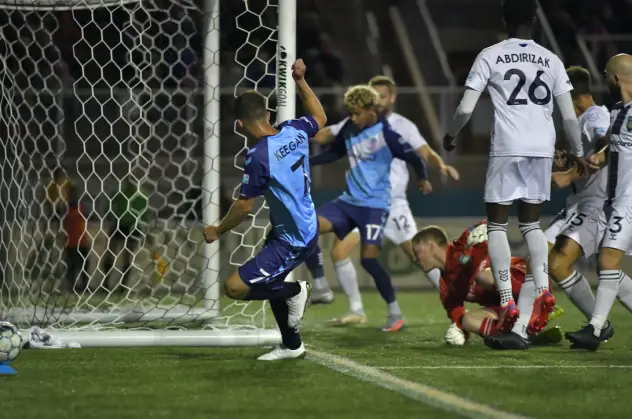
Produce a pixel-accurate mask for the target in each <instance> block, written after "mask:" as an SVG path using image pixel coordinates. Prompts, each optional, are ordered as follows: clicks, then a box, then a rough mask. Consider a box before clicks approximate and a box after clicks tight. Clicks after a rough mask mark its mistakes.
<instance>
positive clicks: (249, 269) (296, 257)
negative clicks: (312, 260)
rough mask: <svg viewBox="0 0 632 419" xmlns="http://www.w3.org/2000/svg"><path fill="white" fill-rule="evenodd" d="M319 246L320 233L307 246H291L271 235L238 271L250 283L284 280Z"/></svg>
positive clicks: (243, 279)
mask: <svg viewBox="0 0 632 419" xmlns="http://www.w3.org/2000/svg"><path fill="white" fill-rule="evenodd" d="M317 247H318V234H316V236H315V237H314V238H313V239H312V240H311V241H310V242H309V243H308V244H307V246H305V247H294V246H290V244H289V243H287V242H286V241H284V240H281V239H279V238H277V237H273V236H272V235H270V236H268V238H267V239H266V242H265V244H264V245H263V247H262V248H261V250H260V251H259V253H257V254H256V255H255V257H253V258H252V259H250V260H249V261H247V262H246V263H244V264H243V265H241V266H240V267H239V268H238V269H237V273H238V274H239V277H240V278H241V280H242V281H244V282H245V283H246V284H248V285H255V284H270V283H272V282H283V281H285V278H286V277H287V276H288V275H289V273H290V272H292V270H294V268H296V267H297V266H299V265H300V264H301V263H303V262H305V260H307V258H308V257H309V256H310V255H311V254H312V253H313V252H314V251H315V250H316V248H317Z"/></svg>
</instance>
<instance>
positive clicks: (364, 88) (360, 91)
mask: <svg viewBox="0 0 632 419" xmlns="http://www.w3.org/2000/svg"><path fill="white" fill-rule="evenodd" d="M379 99H380V95H379V94H378V93H377V92H376V91H375V89H374V88H372V87H371V86H369V85H366V84H359V85H357V86H353V87H350V88H349V89H348V90H347V92H346V93H345V108H347V110H348V111H349V113H352V114H355V113H358V112H359V111H360V110H362V109H367V108H370V107H372V106H376V105H377V103H378V100H379Z"/></svg>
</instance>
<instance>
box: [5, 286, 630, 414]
mask: <svg viewBox="0 0 632 419" xmlns="http://www.w3.org/2000/svg"><path fill="white" fill-rule="evenodd" d="M338 297H340V298H338V299H337V300H336V301H335V302H334V303H333V304H331V305H328V306H313V307H310V308H309V309H308V312H307V314H306V317H305V321H304V325H303V327H302V333H303V337H304V340H305V342H306V344H307V345H308V349H309V347H310V346H311V347H312V348H315V349H317V350H319V351H320V352H326V353H328V354H332V355H335V356H338V357H343V358H344V359H346V360H351V361H354V362H356V363H358V364H362V365H364V366H369V367H375V369H377V370H378V372H379V371H381V372H383V373H385V374H388V375H389V377H392V379H394V380H397V379H402V380H405V381H402V382H404V383H408V384H407V385H414V384H415V383H419V384H422V385H424V386H430V387H432V388H434V389H438V390H442V391H443V392H447V393H451V394H452V395H455V396H458V398H459V400H462V399H466V403H468V401H471V402H476V403H478V404H482V405H486V406H487V407H489V408H490V410H491V411H492V412H498V414H497V415H493V414H485V413H479V414H474V413H471V414H469V415H467V414H466V415H465V416H461V415H459V414H456V413H455V412H453V411H451V410H450V408H449V406H446V405H445V404H444V405H442V406H436V405H435V406H433V405H432V404H430V403H428V402H427V400H426V402H424V400H423V398H422V399H420V398H416V397H411V394H410V392H409V393H406V392H405V391H401V389H399V388H398V387H390V388H388V389H387V388H383V387H381V386H380V385H378V384H379V383H378V382H376V380H373V382H368V381H362V380H360V379H358V378H357V377H354V376H352V375H349V374H343V373H341V372H339V371H337V370H334V369H332V368H328V367H327V366H323V365H322V364H319V363H317V362H312V361H310V360H309V359H306V360H297V361H283V362H278V363H264V362H258V361H256V360H255V358H256V356H258V355H259V354H261V353H263V352H265V349H262V348H222V349H217V348H151V349H133V348H126V349H87V348H85V349H80V350H28V351H24V353H22V355H21V356H20V358H19V359H18V360H17V361H16V362H15V363H14V365H13V366H14V367H15V369H16V370H17V371H18V375H17V376H14V377H2V378H0V386H1V387H2V391H1V396H0V400H1V401H0V406H1V408H0V418H16V417H19V418H21V419H22V418H38V419H45V418H64V419H75V418H76V419H79V418H81V419H88V418H191V419H193V418H205V419H208V418H212V419H219V418H261V419H265V418H329V417H331V418H385V417H391V418H398V419H399V418H451V417H481V418H489V417H506V416H503V415H506V414H507V413H512V414H514V415H520V416H521V417H528V418H556V419H563V418H569V419H570V418H573V419H575V418H597V417H598V418H600V419H604V418H623V417H629V416H630V414H629V410H630V408H629V400H628V397H630V396H629V389H631V388H632V353H631V351H630V349H631V347H632V333H630V332H629V331H628V330H627V325H628V324H630V319H631V317H630V314H629V313H628V312H627V311H625V309H623V308H622V307H621V306H620V305H618V304H617V305H616V306H615V309H614V311H613V313H612V315H611V320H612V321H613V324H614V327H615V336H614V338H613V339H612V340H611V341H610V342H608V343H607V344H605V345H602V348H601V349H600V351H599V352H596V353H589V352H576V351H570V350H569V349H568V345H567V344H566V343H563V344H560V345H556V346H551V347H546V348H536V349H531V350H529V351H523V352H493V351H491V350H488V349H487V348H486V347H485V346H484V345H483V344H482V342H481V340H480V339H479V338H476V337H475V338H473V339H472V340H471V341H470V342H469V343H468V344H466V345H465V346H464V347H459V348H451V347H447V346H446V345H445V344H444V343H443V340H442V338H443V333H444V332H445V330H446V328H447V327H448V326H449V322H448V319H447V318H446V317H445V314H444V312H443V310H442V308H441V305H440V303H439V299H438V296H437V295H436V294H434V293H429V292H428V293H412V292H410V293H400V294H399V300H400V305H401V306H402V309H403V311H404V313H405V315H406V316H407V320H408V328H407V329H405V330H404V331H403V332H400V333H397V334H387V333H383V332H380V331H379V330H378V329H377V328H378V326H379V325H381V324H382V322H383V321H384V319H385V317H384V315H385V308H384V305H383V303H382V302H381V300H380V298H379V296H378V295H377V294H374V293H368V294H365V296H364V301H365V305H366V308H367V314H368V316H369V323H368V324H367V325H363V326H359V327H351V328H330V327H327V326H326V325H325V322H326V320H327V319H329V318H331V317H334V316H336V315H338V314H341V313H342V312H344V311H345V309H346V302H345V301H343V300H344V297H343V296H342V295H340V294H339V295H338ZM557 297H558V300H559V303H560V305H561V306H562V307H563V308H564V309H565V311H566V314H565V315H564V316H563V317H562V318H560V319H559V320H555V321H554V323H555V324H558V325H560V326H562V328H563V329H564V330H575V329H576V328H578V327H580V326H581V320H582V318H581V316H580V314H579V313H578V312H577V310H576V309H575V308H574V307H573V306H572V305H571V304H570V303H569V302H568V301H567V300H566V299H564V298H563V297H562V296H561V293H559V292H558V293H557ZM341 359H342V358H341ZM499 367H501V368H499ZM343 370H344V368H343ZM372 370H373V371H375V370H374V369H372ZM400 381H401V380H400ZM382 384H383V383H382ZM415 388H416V387H414V388H413V390H411V391H412V392H413V393H414V392H415V391H417V390H415ZM424 388H427V387H424Z"/></svg>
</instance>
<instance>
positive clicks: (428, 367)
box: [371, 365, 632, 370]
mask: <svg viewBox="0 0 632 419" xmlns="http://www.w3.org/2000/svg"><path fill="white" fill-rule="evenodd" d="M371 368H375V369H378V370H504V369H516V370H540V369H549V368H550V369H577V370H579V369H588V368H598V369H632V365H403V366H401V367H397V366H389V365H387V366H379V365H373V366H372V367H371Z"/></svg>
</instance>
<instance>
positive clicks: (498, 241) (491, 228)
mask: <svg viewBox="0 0 632 419" xmlns="http://www.w3.org/2000/svg"><path fill="white" fill-rule="evenodd" d="M487 248H488V251H489V261H490V262H491V265H492V274H493V275H494V282H495V283H496V289H497V290H498V294H499V295H500V303H501V305H503V306H504V305H505V304H507V303H508V302H509V301H510V300H513V293H512V291H511V275H510V274H509V268H510V267H511V249H510V248H509V240H508V239H507V224H497V223H492V222H488V223H487Z"/></svg>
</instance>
